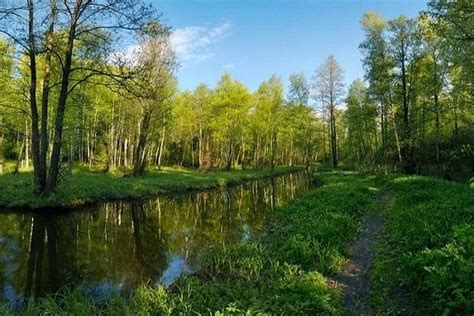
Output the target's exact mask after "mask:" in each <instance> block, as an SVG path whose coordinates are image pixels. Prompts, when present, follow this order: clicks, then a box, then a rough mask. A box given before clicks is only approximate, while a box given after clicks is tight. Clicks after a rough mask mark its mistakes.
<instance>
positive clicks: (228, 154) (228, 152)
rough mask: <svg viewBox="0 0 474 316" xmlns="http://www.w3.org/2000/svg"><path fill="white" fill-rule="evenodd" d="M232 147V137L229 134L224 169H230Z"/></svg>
mask: <svg viewBox="0 0 474 316" xmlns="http://www.w3.org/2000/svg"><path fill="white" fill-rule="evenodd" d="M233 147H234V137H233V136H232V135H231V136H230V138H229V147H228V151H227V164H226V167H225V170H227V171H230V169H232V158H233V157H232V156H233Z"/></svg>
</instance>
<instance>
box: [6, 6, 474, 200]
mask: <svg viewBox="0 0 474 316" xmlns="http://www.w3.org/2000/svg"><path fill="white" fill-rule="evenodd" d="M0 4H1V5H0V34H3V36H0V89H1V91H2V93H1V95H0V173H1V172H2V169H3V165H4V160H5V159H7V160H13V161H16V166H15V172H18V170H19V168H20V167H21V166H22V165H23V166H29V165H30V164H31V165H32V166H33V169H34V187H35V192H36V193H38V194H49V193H51V192H52V191H54V190H55V188H56V187H57V185H58V183H59V182H60V181H61V177H62V176H63V175H64V174H65V173H67V172H68V170H70V167H71V164H72V163H75V162H78V163H82V164H85V165H87V166H89V168H97V167H100V168H103V169H104V170H105V171H110V170H113V169H117V168H121V169H124V170H131V172H132V174H133V175H135V176H140V175H142V174H143V173H144V172H145V171H146V169H147V168H148V167H149V166H153V167H157V168H161V166H162V165H173V166H186V167H196V168H200V169H203V170H208V169H211V168H219V169H225V170H230V169H232V168H237V167H239V168H248V167H252V168H262V167H268V168H271V169H273V168H274V167H275V166H276V165H288V166H292V165H305V166H307V167H308V168H309V167H310V166H311V165H312V164H314V163H315V162H326V161H327V162H330V163H331V165H332V166H333V167H338V165H339V162H340V161H342V162H344V163H346V164H356V165H358V166H364V167H374V166H377V165H381V166H387V165H388V166H390V165H393V166H400V167H402V168H403V169H404V170H405V171H406V172H407V173H415V172H420V171H421V170H422V169H423V168H424V167H425V165H434V166H435V167H436V168H439V169H442V170H443V172H444V173H445V176H446V177H451V176H452V172H453V170H454V169H456V168H457V169H462V168H464V169H466V168H467V169H468V170H470V172H472V164H473V156H474V155H473V149H472V145H473V138H474V136H473V135H474V127H473V120H474V113H473V112H474V111H473V105H474V100H473V93H472V91H474V87H473V82H474V80H473V76H474V75H473V73H474V66H473V64H474V62H473V60H474V47H473V37H474V35H473V33H472V29H474V27H472V26H473V18H472V12H473V11H474V8H473V7H474V5H473V4H471V3H470V2H469V1H465V0H457V1H449V2H447V1H430V2H429V4H428V10H427V11H426V12H421V13H420V15H419V16H418V17H415V18H407V17H405V16H400V17H398V18H395V19H393V20H385V19H384V18H383V17H382V16H381V15H379V14H378V13H375V12H368V13H366V14H365V15H364V16H363V17H362V20H361V26H362V28H363V30H364V32H365V39H364V41H363V42H362V43H361V44H360V47H359V48H360V50H361V52H362V54H363V61H362V62H363V65H364V69H365V76H364V78H363V79H362V78H361V79H358V80H356V81H354V82H352V83H351V84H350V85H349V87H344V84H343V82H344V81H343V70H342V69H341V68H340V66H339V65H338V63H337V61H336V59H335V58H334V56H329V57H328V58H327V59H326V60H325V62H324V63H323V64H322V65H320V67H319V68H316V70H315V72H314V75H313V77H311V78H310V79H307V78H306V77H305V75H304V74H303V73H294V74H292V75H290V77H289V86H288V87H287V91H288V93H287V94H286V95H285V87H284V86H283V83H282V80H281V79H280V78H279V77H277V76H275V75H274V76H272V77H270V78H269V79H268V80H266V81H264V82H262V83H261V84H260V86H259V87H258V89H257V90H256V91H253V92H252V91H249V89H248V88H247V87H246V86H245V85H244V84H243V83H241V82H239V81H238V80H235V79H233V78H232V76H231V74H229V73H225V74H223V75H222V77H221V79H220V80H219V82H218V83H217V85H216V87H215V88H210V87H209V86H207V85H205V84H201V85H199V86H197V87H196V88H195V89H194V90H192V91H179V90H178V88H177V82H176V76H175V73H176V69H177V68H178V63H177V61H176V58H175V56H174V52H173V50H172V48H171V46H170V42H169V35H170V29H169V27H168V26H166V25H164V24H162V23H161V22H160V15H159V14H158V13H157V12H156V11H155V10H153V9H152V8H151V7H149V6H144V3H143V1H140V0H125V1H119V0H112V1H110V0H109V1H101V0H97V1H87V0H77V1H64V2H58V1H56V0H49V1H46V2H45V1H38V0H26V1H20V0H18V1H10V2H9V3H8V4H9V6H7V3H6V2H5V1H3V2H0ZM131 39H133V41H134V43H135V44H136V46H134V47H135V48H134V49H133V51H132V52H118V51H119V49H118V48H119V47H124V46H123V45H124V44H123V43H126V42H127V41H130V40H131ZM316 66H317V65H315V67H316Z"/></svg>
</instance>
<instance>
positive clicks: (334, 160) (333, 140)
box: [329, 104, 337, 168]
mask: <svg viewBox="0 0 474 316" xmlns="http://www.w3.org/2000/svg"><path fill="white" fill-rule="evenodd" d="M330 107H331V108H330V118H329V119H330V121H331V154H332V166H333V167H334V168H337V136H336V118H335V113H334V105H333V104H331V105H330Z"/></svg>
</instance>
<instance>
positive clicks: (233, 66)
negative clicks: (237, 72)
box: [223, 64, 235, 70]
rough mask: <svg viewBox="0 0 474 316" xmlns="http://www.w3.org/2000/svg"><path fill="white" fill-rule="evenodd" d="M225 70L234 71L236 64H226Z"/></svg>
mask: <svg viewBox="0 0 474 316" xmlns="http://www.w3.org/2000/svg"><path fill="white" fill-rule="evenodd" d="M223 68H224V69H226V70H233V69H235V64H225V65H224V66H223Z"/></svg>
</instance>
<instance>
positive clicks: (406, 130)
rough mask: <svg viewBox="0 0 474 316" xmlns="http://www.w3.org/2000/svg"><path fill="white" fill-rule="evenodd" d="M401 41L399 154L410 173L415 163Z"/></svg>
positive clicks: (413, 169) (413, 170)
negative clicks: (401, 114) (400, 135)
mask: <svg viewBox="0 0 474 316" xmlns="http://www.w3.org/2000/svg"><path fill="white" fill-rule="evenodd" d="M403 47H404V46H403V43H402V52H401V54H402V57H401V66H402V67H401V68H402V97H403V133H402V135H403V140H402V148H401V154H402V157H403V169H404V170H405V172H406V173H408V174H411V173H414V172H415V165H414V162H413V155H412V144H411V141H412V140H411V127H410V120H409V111H410V109H409V99H408V87H407V74H406V65H405V51H404V48H403Z"/></svg>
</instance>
